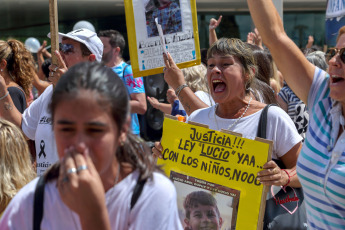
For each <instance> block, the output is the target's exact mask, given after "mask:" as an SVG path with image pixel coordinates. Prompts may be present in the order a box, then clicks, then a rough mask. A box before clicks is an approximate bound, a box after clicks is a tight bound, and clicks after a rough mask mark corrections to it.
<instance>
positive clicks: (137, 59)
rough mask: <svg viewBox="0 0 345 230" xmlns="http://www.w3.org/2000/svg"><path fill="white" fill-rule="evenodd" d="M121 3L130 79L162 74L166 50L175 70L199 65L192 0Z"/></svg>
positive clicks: (150, 0)
mask: <svg viewBox="0 0 345 230" xmlns="http://www.w3.org/2000/svg"><path fill="white" fill-rule="evenodd" d="M124 3H125V13H126V25H127V34H128V46H129V54H130V57H131V65H132V70H133V76H134V77H141V76H148V75H154V74H159V73H162V72H163V67H165V65H164V60H163V52H166V51H167V52H169V53H170V54H171V56H172V58H173V59H174V61H175V63H176V64H177V66H178V67H179V68H186V67H190V66H194V65H199V64H200V63H201V55H200V44H199V33H198V21H197V10H196V1H195V0H164V1H163V0H124ZM157 24H158V25H159V26H157ZM159 27H161V29H162V31H161V34H160V33H159V29H158V28H159Z"/></svg>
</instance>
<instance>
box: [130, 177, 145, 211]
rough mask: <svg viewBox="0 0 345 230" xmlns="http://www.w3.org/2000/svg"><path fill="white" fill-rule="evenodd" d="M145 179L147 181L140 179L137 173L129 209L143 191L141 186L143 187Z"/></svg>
mask: <svg viewBox="0 0 345 230" xmlns="http://www.w3.org/2000/svg"><path fill="white" fill-rule="evenodd" d="M146 181H147V179H144V180H140V175H139V177H138V181H137V184H136V185H135V187H134V190H133V195H132V199H131V210H132V209H133V207H134V205H135V203H137V201H138V199H139V197H140V194H141V192H142V191H143V188H144V185H145V183H146Z"/></svg>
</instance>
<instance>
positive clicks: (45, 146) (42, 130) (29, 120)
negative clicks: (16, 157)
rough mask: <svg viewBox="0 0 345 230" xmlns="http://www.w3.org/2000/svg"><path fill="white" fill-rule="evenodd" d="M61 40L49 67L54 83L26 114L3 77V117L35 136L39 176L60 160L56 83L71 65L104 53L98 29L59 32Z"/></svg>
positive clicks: (0, 90)
mask: <svg viewBox="0 0 345 230" xmlns="http://www.w3.org/2000/svg"><path fill="white" fill-rule="evenodd" d="M48 37H50V34H48ZM59 40H60V42H61V46H60V52H58V51H57V52H56V53H55V55H56V56H57V59H58V65H51V66H50V67H49V69H50V71H51V72H50V75H49V79H48V80H49V81H51V82H52V85H50V86H48V87H47V88H46V90H45V91H44V92H43V93H42V95H41V96H40V97H38V98H37V99H36V100H35V101H34V102H33V103H32V104H31V105H30V106H29V107H28V108H27V109H26V110H25V111H24V113H23V115H22V114H21V113H20V112H19V111H18V110H17V109H16V108H15V106H14V105H13V101H12V99H11V97H10V96H9V95H8V93H7V89H6V85H5V82H4V79H3V78H2V77H1V78H0V114H1V117H3V118H5V119H7V120H9V121H11V122H13V123H14V124H16V125H17V126H19V127H21V128H22V131H23V133H24V134H25V136H26V138H27V139H31V140H35V145H36V146H35V147H36V166H37V175H38V176H39V175H42V174H43V173H44V172H45V170H46V169H47V168H48V167H49V166H50V165H52V164H54V163H55V162H56V161H58V155H57V150H56V143H55V139H54V133H53V129H52V119H51V114H50V111H49V108H48V107H49V103H50V101H51V97H52V93H53V89H54V86H55V85H56V84H57V82H58V81H59V79H60V76H61V75H62V74H63V73H65V72H66V71H67V69H68V68H69V67H71V66H73V65H75V64H77V63H80V62H84V61H90V62H93V61H98V62H101V60H102V55H103V44H102V42H101V40H100V39H99V38H98V37H97V34H96V33H94V32H92V31H90V30H87V29H79V30H75V31H72V32H69V33H67V34H63V33H59ZM71 112H73V111H71Z"/></svg>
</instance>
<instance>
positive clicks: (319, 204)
mask: <svg viewBox="0 0 345 230" xmlns="http://www.w3.org/2000/svg"><path fill="white" fill-rule="evenodd" d="M329 80H330V79H329V75H328V74H327V73H326V72H324V71H323V70H320V69H319V68H316V69H315V74H314V79H313V83H312V86H311V88H310V92H309V96H308V112H309V115H310V117H309V127H308V131H307V135H306V139H305V142H304V145H303V148H302V150H301V153H300V155H299V158H298V162H297V175H298V178H299V180H300V182H301V184H302V186H303V191H304V196H305V202H306V209H307V216H308V227H309V229H345V151H344V150H345V134H344V135H342V136H340V137H339V140H338V142H337V143H336V141H337V137H338V132H339V127H340V123H339V120H340V116H341V108H342V107H341V105H340V103H339V102H336V101H334V100H332V99H331V98H330V96H329V95H330V88H329Z"/></svg>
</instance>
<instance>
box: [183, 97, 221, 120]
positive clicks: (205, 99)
mask: <svg viewBox="0 0 345 230" xmlns="http://www.w3.org/2000/svg"><path fill="white" fill-rule="evenodd" d="M194 94H195V96H197V97H198V98H199V99H200V100H201V101H202V102H204V103H205V104H206V105H208V106H212V105H215V104H216V103H215V102H214V100H213V98H212V97H211V95H210V94H208V93H206V92H204V91H196V92H195V93H194ZM179 110H184V108H183V105H182V104H181V102H180V101H179ZM187 117H188V116H187Z"/></svg>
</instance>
